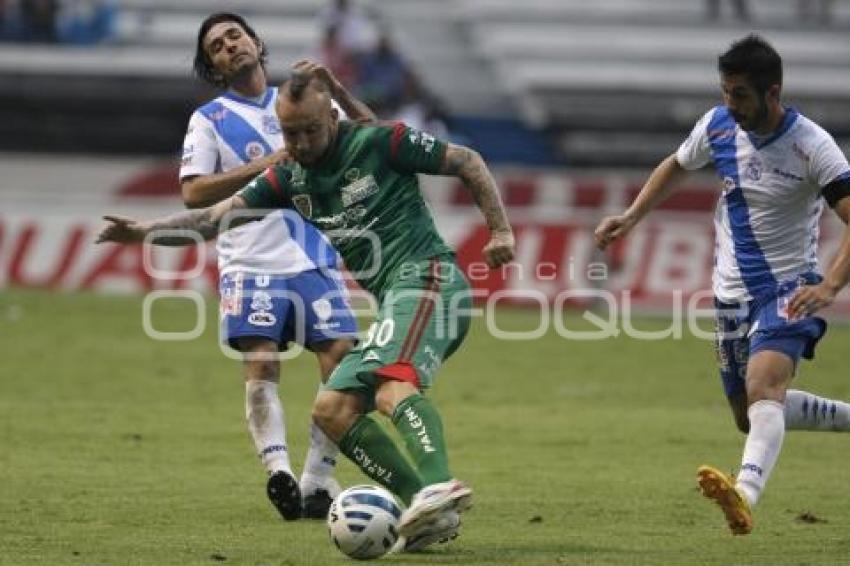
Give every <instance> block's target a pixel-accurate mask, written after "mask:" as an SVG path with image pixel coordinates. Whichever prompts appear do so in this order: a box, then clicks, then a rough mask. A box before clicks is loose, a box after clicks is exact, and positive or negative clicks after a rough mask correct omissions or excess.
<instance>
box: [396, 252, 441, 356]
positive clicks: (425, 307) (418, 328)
mask: <svg viewBox="0 0 850 566" xmlns="http://www.w3.org/2000/svg"><path fill="white" fill-rule="evenodd" d="M428 271H429V273H430V275H431V283H430V284H429V285H428V288H427V289H425V293H423V295H422V298H421V299H419V305H418V306H417V308H416V315H415V316H414V317H413V322H412V323H411V325H410V329H409V330H408V332H407V337H406V338H405V339H404V344H402V346H401V353H400V354H399V357H398V361H399V362H408V361H410V358H411V357H412V356H413V353H414V352H415V351H416V349H417V348H418V347H419V341H420V340H421V339H422V334H423V332H425V328H426V327H427V326H428V321H429V319H430V318H431V314H433V312H434V298H433V296H432V295H433V293H437V292H438V291H439V290H440V279H439V272H440V263H439V262H438V261H437V260H436V259H434V258H432V259H431V263H430V265H429V266H428Z"/></svg>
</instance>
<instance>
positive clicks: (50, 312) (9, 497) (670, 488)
mask: <svg viewBox="0 0 850 566" xmlns="http://www.w3.org/2000/svg"><path fill="white" fill-rule="evenodd" d="M184 307H185V305H170V304H162V305H160V306H158V307H157V310H156V312H155V317H154V322H155V324H156V325H157V326H158V327H160V328H161V329H167V330H172V331H174V330H186V329H188V328H189V327H191V315H192V310H191V308H184ZM209 320H210V321H214V320H215V310H214V308H213V306H212V305H211V306H210V310H209ZM573 322H575V321H573ZM499 324H500V326H501V327H503V328H504V329H522V328H525V329H529V328H532V327H533V326H535V320H534V318H533V316H532V315H531V314H529V313H527V312H524V311H501V312H500V313H499ZM640 324H641V327H642V328H657V327H660V325H661V324H662V323H661V322H658V321H642V322H641V323H640ZM0 340H2V344H3V350H2V351H3V355H2V357H0V563H2V564H86V565H89V564H156V565H161V564H181V565H182V564H214V563H225V564H299V565H300V564H345V563H348V562H347V561H346V559H345V558H343V557H342V556H341V555H339V554H338V553H337V551H336V550H335V549H334V548H333V546H332V545H331V544H330V543H329V542H328V538H327V534H326V531H325V527H324V525H323V524H320V523H315V522H312V523H309V522H299V523H294V524H288V523H287V524H285V523H283V522H282V521H280V520H279V519H278V518H277V516H276V515H275V512H274V511H273V509H272V508H271V506H270V505H269V504H268V502H267V501H266V499H265V495H264V485H265V480H264V474H263V472H262V470H261V468H260V466H259V464H258V462H257V461H256V458H255V456H254V455H253V450H252V446H251V443H250V441H249V438H248V434H247V431H246V429H245V426H244V405H243V403H244V401H243V391H244V390H243V385H242V383H241V378H240V377H239V375H240V367H239V364H238V362H235V361H231V360H227V359H225V358H223V357H222V355H221V354H220V352H219V350H218V348H217V346H216V330H215V328H214V325H213V324H210V325H209V328H208V331H207V332H206V333H205V334H204V336H203V337H202V338H201V339H198V340H196V341H192V342H155V341H152V340H150V339H148V338H146V337H145V336H144V334H143V332H142V326H141V300H140V299H136V298H103V297H95V296H90V295H64V296H63V295H51V294H46V293H29V292H20V291H14V292H4V293H3V294H2V295H0ZM849 341H850V328H846V327H834V328H832V329H831V331H830V334H829V335H828V338H827V340H825V342H824V343H823V344H822V346H821V349H820V351H819V355H818V361H817V363H815V364H807V365H806V366H804V368H803V376H802V377H803V379H802V380H801V383H800V384H799V385H800V386H801V387H803V388H807V389H811V390H813V391H816V392H820V393H822V394H825V395H827V396H833V397H840V398H850V380H848V379H847V376H846V362H845V358H846V344H848V343H850V342H849ZM317 373H318V372H317V369H316V364H315V361H314V359H312V357H310V356H309V355H304V356H302V357H300V358H299V359H297V360H295V361H292V362H288V363H285V364H284V366H283V374H284V375H283V385H282V392H283V395H284V398H285V407H286V412H287V420H288V425H289V439H290V444H291V449H292V453H293V456H294V458H295V463H296V466H299V465H300V461H301V459H302V458H303V453H304V449H305V447H306V425H307V421H308V414H309V405H310V401H311V399H312V397H313V395H314V392H315V388H316V383H317ZM434 396H435V398H436V400H437V403H438V406H439V407H441V410H442V414H443V417H444V420H445V426H446V429H447V434H448V440H449V446H450V451H451V453H450V455H451V462H452V466H453V469H454V472H455V473H456V474H457V475H458V476H459V477H461V478H463V479H464V480H466V481H468V482H469V483H470V484H471V485H472V486H474V488H475V490H476V506H475V509H473V510H472V511H471V512H470V513H469V514H468V515H466V516H465V523H464V531H463V536H462V537H461V538H459V539H458V540H457V541H455V542H454V543H452V544H450V545H445V546H441V547H439V548H437V549H435V550H433V551H431V552H428V553H425V554H422V555H418V556H394V557H391V558H388V559H387V560H388V561H389V562H392V563H396V564H403V563H413V562H416V563H425V564H482V565H483V564H493V563H504V564H508V563H511V564H685V563H688V564H701V563H705V564H732V563H735V564H741V563H746V564H837V563H842V562H845V561H846V560H848V558H847V557H848V556H850V496H848V491H847V487H848V483H847V482H848V477H850V475H848V469H850V468H848V453H850V446H848V442H850V437H848V436H847V435H840V434H815V433H790V434H788V435H787V436H786V441H785V447H784V450H783V453H782V456H781V459H780V463H779V466H778V467H777V468H776V471H775V473H774V475H773V477H772V478H771V481H770V484H769V486H768V491H767V495H766V496H765V498H764V499H763V501H762V503H761V504H760V505H759V507H758V510H757V515H756V529H755V531H754V533H753V534H752V535H750V536H748V537H744V538H732V537H731V536H730V535H729V534H728V533H727V530H726V527H725V525H724V523H723V521H722V520H721V516H720V513H719V511H718V510H717V509H716V508H714V507H713V506H712V505H711V504H709V503H708V502H707V500H704V499H703V498H702V497H701V496H700V495H699V494H698V493H697V492H696V490H695V481H694V476H695V470H696V467H697V466H698V465H699V464H701V463H704V462H708V463H713V464H716V465H718V466H720V467H722V468H724V469H732V468H734V467H735V466H736V465H737V463H738V461H739V458H740V449H741V446H742V437H741V435H740V434H739V433H737V432H736V431H735V429H734V427H733V424H732V420H731V417H730V414H729V411H728V409H727V407H726V404H725V401H724V399H723V395H722V392H721V389H720V386H719V383H718V379H717V377H716V370H715V366H714V360H713V353H712V346H711V343H710V342H705V341H699V340H696V339H693V338H689V339H684V340H678V341H671V340H665V341H657V342H638V341H634V340H631V339H628V338H625V337H620V338H617V339H612V340H606V341H601V342H576V341H568V340H565V339H563V338H560V337H558V336H557V335H555V334H549V335H547V336H546V337H544V338H542V339H539V340H534V341H528V342H499V341H496V340H495V339H493V338H492V337H490V336H489V335H488V333H487V332H486V331H485V328H484V325H483V323H482V322H481V321H480V320H479V321H478V322H477V323H476V324H475V325H474V327H473V330H472V332H471V335H470V336H469V338H468V339H467V341H466V343H465V346H464V348H463V349H462V350H461V351H460V353H459V354H458V355H457V356H456V357H455V358H454V359H452V360H451V361H450V362H449V363H448V364H447V366H446V367H445V368H444V369H443V370H442V372H441V374H440V376H439V379H438V382H437V386H436V389H435V391H434ZM339 477H340V479H341V481H342V483H343V484H352V483H355V482H357V483H362V482H363V481H364V478H363V476H361V475H360V474H359V472H358V471H357V470H356V469H355V468H354V467H353V466H351V465H350V464H348V463H347V462H346V463H342V464H341V465H340V470H339ZM804 511H808V512H811V513H813V514H814V515H816V516H817V517H819V518H821V519H823V520H824V521H825V522H819V523H816V524H807V523H802V522H798V521H796V520H795V518H796V517H797V516H798V515H799V514H800V513H802V512H804ZM845 563H846V562H845Z"/></svg>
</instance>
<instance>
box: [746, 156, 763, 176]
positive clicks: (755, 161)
mask: <svg viewBox="0 0 850 566" xmlns="http://www.w3.org/2000/svg"><path fill="white" fill-rule="evenodd" d="M761 172H762V163H761V159H759V158H758V157H755V156H753V157H751V158H750V160H749V161H748V162H747V169H746V175H747V177H748V178H749V179H750V180H752V181H758V180H759V179H761Z"/></svg>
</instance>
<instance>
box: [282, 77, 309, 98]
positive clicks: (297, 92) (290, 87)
mask: <svg viewBox="0 0 850 566" xmlns="http://www.w3.org/2000/svg"><path fill="white" fill-rule="evenodd" d="M310 78H311V77H310V75H308V74H307V73H305V72H303V71H293V72H292V76H290V77H289V82H288V83H287V94H288V95H289V98H291V99H292V100H293V101H294V102H299V101H300V100H301V99H302V98H303V97H304V92H305V91H306V90H307V86H309V84H310Z"/></svg>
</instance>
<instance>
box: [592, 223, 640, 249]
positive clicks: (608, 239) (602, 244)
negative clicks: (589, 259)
mask: <svg viewBox="0 0 850 566" xmlns="http://www.w3.org/2000/svg"><path fill="white" fill-rule="evenodd" d="M634 225H635V222H634V220H632V219H631V218H630V217H629V216H627V215H625V214H622V215H620V216H608V217H606V218H603V219H602V221H601V222H600V223H599V226H597V227H596V231H595V232H594V233H593V237H594V239H595V240H596V247H597V248H599V249H600V250H604V249H605V248H607V247H608V246H609V245H610V244H611V243H612V242H614V241H615V240H619V239H620V238H622V237H624V236H625V235H626V234H628V233H629V231H630V230H631V229H632V228H633V227H634Z"/></svg>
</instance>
